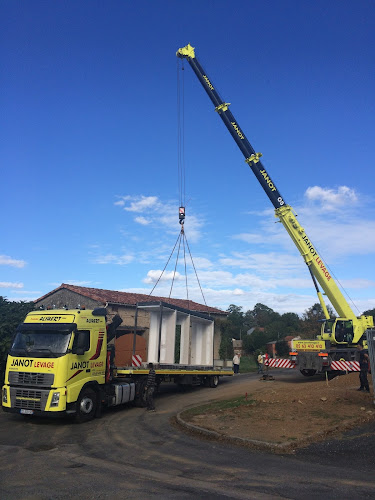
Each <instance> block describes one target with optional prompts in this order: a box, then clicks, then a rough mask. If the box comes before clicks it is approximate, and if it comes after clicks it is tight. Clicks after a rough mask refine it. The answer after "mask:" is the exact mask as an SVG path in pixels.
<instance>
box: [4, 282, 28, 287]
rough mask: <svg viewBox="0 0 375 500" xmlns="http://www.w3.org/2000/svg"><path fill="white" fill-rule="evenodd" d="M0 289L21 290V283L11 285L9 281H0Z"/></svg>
mask: <svg viewBox="0 0 375 500" xmlns="http://www.w3.org/2000/svg"><path fill="white" fill-rule="evenodd" d="M0 288H23V283H11V282H10V281H0Z"/></svg>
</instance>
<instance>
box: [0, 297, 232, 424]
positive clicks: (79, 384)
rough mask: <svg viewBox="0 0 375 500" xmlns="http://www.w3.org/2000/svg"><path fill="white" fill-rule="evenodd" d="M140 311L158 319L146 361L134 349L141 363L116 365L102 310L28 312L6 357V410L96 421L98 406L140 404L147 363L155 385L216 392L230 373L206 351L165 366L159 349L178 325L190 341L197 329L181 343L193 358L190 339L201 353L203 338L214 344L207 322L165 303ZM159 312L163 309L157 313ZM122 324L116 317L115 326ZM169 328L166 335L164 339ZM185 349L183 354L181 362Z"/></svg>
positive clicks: (112, 335)
mask: <svg viewBox="0 0 375 500" xmlns="http://www.w3.org/2000/svg"><path fill="white" fill-rule="evenodd" d="M141 307H142V306H141ZM143 307H146V308H149V309H150V311H151V312H150V315H151V316H155V318H156V319H155V318H154V319H153V321H152V323H153V325H154V326H155V327H154V328H150V335H149V345H151V347H152V349H151V351H150V356H151V359H141V357H140V356H139V355H137V352H136V350H134V357H133V358H134V359H135V360H136V364H137V365H138V366H133V365H129V366H116V342H115V340H116V332H115V330H116V323H115V321H113V322H112V323H109V324H108V322H107V310H106V309H105V308H104V307H100V308H97V309H94V310H84V309H69V310H66V309H61V310H55V309H52V310H42V311H35V312H31V313H29V314H28V315H27V316H26V318H25V320H24V322H23V323H21V324H20V325H19V326H18V328H17V331H16V333H15V336H14V339H13V343H12V346H11V349H10V352H9V354H8V358H7V365H6V372H5V380H4V386H3V388H2V407H3V410H4V411H6V412H13V413H19V414H23V415H39V416H40V415H46V416H47V415H49V416H61V415H72V416H74V417H75V419H76V421H78V422H84V421H86V420H90V419H92V418H94V417H95V416H99V415H100V412H101V409H102V408H103V407H110V406H116V405H121V404H125V403H129V402H134V403H135V404H136V405H138V406H145V385H146V380H147V375H148V372H149V370H148V368H147V364H148V362H149V361H152V362H153V363H154V366H155V372H156V384H157V387H158V386H159V384H160V383H162V382H166V381H168V382H175V383H177V384H182V385H183V384H188V385H206V386H208V387H216V386H217V385H218V383H219V377H220V376H221V375H233V371H232V370H231V369H224V368H222V367H214V366H213V364H211V365H210V364H207V360H208V362H210V361H211V360H212V359H213V357H212V356H211V355H210V353H209V352H207V353H206V354H205V358H204V360H203V358H198V356H197V354H196V356H195V358H196V359H199V361H200V362H202V361H205V363H204V364H201V365H198V364H197V363H196V362H194V360H193V364H191V365H187V364H183V363H181V362H180V363H171V362H169V363H168V359H167V355H168V353H167V352H166V350H165V349H164V347H165V344H166V342H167V343H168V344H171V342H173V338H172V337H173V335H174V333H175V332H172V330H173V329H174V330H176V323H178V322H179V323H180V324H181V323H183V327H182V328H181V329H180V331H182V332H184V331H185V330H186V332H187V333H186V335H187V336H188V335H192V333H191V332H192V331H193V332H194V331H195V332H196V338H195V340H194V339H192V338H186V339H184V338H181V344H183V343H184V342H185V343H189V346H190V350H189V353H188V355H189V356H190V355H191V343H192V340H193V343H194V342H195V343H196V344H197V349H198V348H199V349H202V346H203V343H202V339H204V338H205V335H206V337H207V342H208V343H207V342H206V345H207V346H210V345H211V343H210V342H211V340H210V339H211V333H212V335H213V325H212V324H211V323H213V320H212V319H211V318H209V317H206V316H205V315H202V314H199V313H193V312H191V311H187V310H178V311H176V309H179V308H176V307H175V306H170V305H169V304H165V305H164V308H163V305H161V307H160V304H156V305H155V304H153V305H152V304H151V305H150V304H146V305H144V306H143ZM161 310H163V311H164V312H163V313H162V314H158V311H161ZM192 316H195V317H194V318H193V319H192ZM118 318H119V317H117V319H118ZM178 318H180V319H179V320H178ZM181 318H182V319H181ZM164 320H165V321H164ZM120 323H121V319H120V321H119V322H118V323H117V326H118V325H119V324H120ZM166 324H167V326H168V325H169V331H170V332H171V333H170V335H169V337H168V336H167V334H168V331H167V330H168V328H167V327H166ZM184 325H185V326H186V325H187V328H184ZM194 325H195V326H194ZM197 325H198V326H197ZM151 330H152V331H151ZM207 332H208V333H207ZM163 335H164V337H163ZM135 336H136V335H135V334H134V337H135ZM183 336H184V335H182V337H183ZM163 338H164V340H163ZM134 345H136V343H134ZM182 351H183V350H182V349H181V357H183V356H185V357H186V355H185V354H184V353H183V352H182ZM146 356H147V355H146ZM163 356H164V357H163ZM187 359H188V358H186V359H185V361H186V360H187ZM169 361H174V359H173V360H169ZM180 361H181V359H180Z"/></svg>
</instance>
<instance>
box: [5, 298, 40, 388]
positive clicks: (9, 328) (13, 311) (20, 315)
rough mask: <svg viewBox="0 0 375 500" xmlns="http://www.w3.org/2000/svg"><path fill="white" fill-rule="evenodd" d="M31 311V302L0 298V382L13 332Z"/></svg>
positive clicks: (32, 307)
mask: <svg viewBox="0 0 375 500" xmlns="http://www.w3.org/2000/svg"><path fill="white" fill-rule="evenodd" d="M33 309H34V303H33V302H10V301H8V300H7V299H6V298H5V297H1V296H0V382H2V381H3V379H4V373H5V365H6V357H7V354H8V350H9V348H10V343H11V340H12V337H13V335H14V332H15V330H16V328H17V326H18V325H19V324H20V323H22V321H23V320H24V319H25V316H26V314H27V313H29V312H30V311H32V310H33Z"/></svg>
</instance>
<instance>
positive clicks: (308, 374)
mask: <svg viewBox="0 0 375 500" xmlns="http://www.w3.org/2000/svg"><path fill="white" fill-rule="evenodd" d="M300 372H301V373H302V375H304V376H305V377H312V376H313V375H315V373H316V370H308V369H307V368H305V369H304V370H300Z"/></svg>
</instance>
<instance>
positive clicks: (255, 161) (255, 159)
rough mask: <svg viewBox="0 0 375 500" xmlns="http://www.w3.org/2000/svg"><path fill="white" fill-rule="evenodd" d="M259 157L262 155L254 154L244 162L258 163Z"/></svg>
mask: <svg viewBox="0 0 375 500" xmlns="http://www.w3.org/2000/svg"><path fill="white" fill-rule="evenodd" d="M261 156H263V155H262V153H255V154H253V155H251V156H249V158H246V160H245V161H246V163H251V162H254V163H258V161H259V160H260V157H261Z"/></svg>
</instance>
